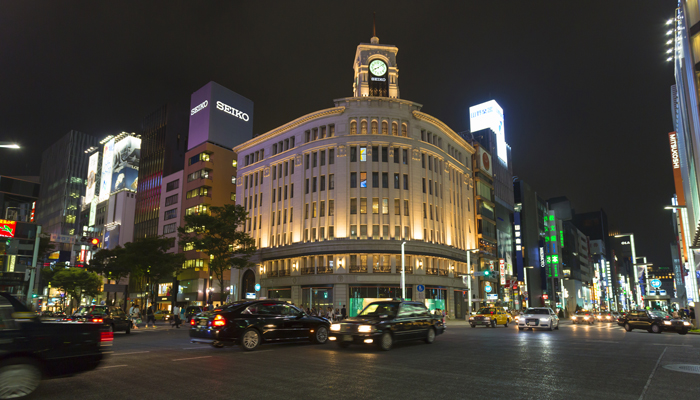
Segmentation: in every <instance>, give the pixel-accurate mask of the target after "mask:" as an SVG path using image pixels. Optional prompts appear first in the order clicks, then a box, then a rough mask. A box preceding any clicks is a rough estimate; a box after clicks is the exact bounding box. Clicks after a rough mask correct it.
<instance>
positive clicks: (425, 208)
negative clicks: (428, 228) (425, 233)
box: [423, 203, 428, 219]
mask: <svg viewBox="0 0 700 400" xmlns="http://www.w3.org/2000/svg"><path fill="white" fill-rule="evenodd" d="M423 218H425V219H428V205H427V204H425V203H423Z"/></svg>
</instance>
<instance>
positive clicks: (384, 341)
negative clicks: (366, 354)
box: [379, 332, 394, 351]
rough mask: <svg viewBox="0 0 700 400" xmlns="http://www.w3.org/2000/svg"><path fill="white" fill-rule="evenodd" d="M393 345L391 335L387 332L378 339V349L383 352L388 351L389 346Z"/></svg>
mask: <svg viewBox="0 0 700 400" xmlns="http://www.w3.org/2000/svg"><path fill="white" fill-rule="evenodd" d="M393 345H394V338H393V337H392V336H391V333H389V332H384V334H383V335H382V337H381V338H380V339H379V348H380V349H382V350H384V351H389V350H391V346H393Z"/></svg>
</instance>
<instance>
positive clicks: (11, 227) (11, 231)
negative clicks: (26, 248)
mask: <svg viewBox="0 0 700 400" xmlns="http://www.w3.org/2000/svg"><path fill="white" fill-rule="evenodd" d="M16 230H17V221H8V220H6V219H0V237H6V238H13V237H15V231H16Z"/></svg>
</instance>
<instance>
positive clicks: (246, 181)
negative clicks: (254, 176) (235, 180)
mask: <svg viewBox="0 0 700 400" xmlns="http://www.w3.org/2000/svg"><path fill="white" fill-rule="evenodd" d="M244 182H245V183H244V184H243V188H244V189H248V175H246V176H245V180H244Z"/></svg>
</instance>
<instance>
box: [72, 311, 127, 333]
mask: <svg viewBox="0 0 700 400" xmlns="http://www.w3.org/2000/svg"><path fill="white" fill-rule="evenodd" d="M63 320H64V321H72V322H96V323H101V324H104V325H106V326H107V328H108V329H109V330H111V331H112V332H117V331H124V332H126V333H127V334H128V333H131V320H130V319H129V318H128V317H127V315H126V313H125V312H124V311H122V309H121V308H119V307H114V306H80V307H78V309H77V310H76V311H75V312H74V313H73V314H72V315H71V316H69V317H65V318H63Z"/></svg>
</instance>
